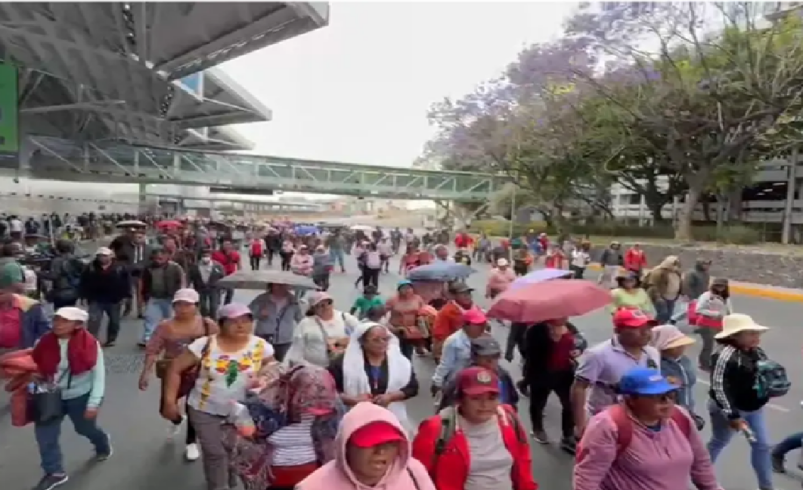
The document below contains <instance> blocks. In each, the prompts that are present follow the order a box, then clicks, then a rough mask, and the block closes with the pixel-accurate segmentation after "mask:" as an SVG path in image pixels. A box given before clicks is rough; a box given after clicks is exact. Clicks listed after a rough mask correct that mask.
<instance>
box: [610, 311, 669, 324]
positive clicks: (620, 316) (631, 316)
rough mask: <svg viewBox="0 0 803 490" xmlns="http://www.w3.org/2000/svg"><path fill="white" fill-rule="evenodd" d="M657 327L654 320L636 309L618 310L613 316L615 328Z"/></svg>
mask: <svg viewBox="0 0 803 490" xmlns="http://www.w3.org/2000/svg"><path fill="white" fill-rule="evenodd" d="M656 325H658V322H657V321H655V319H653V318H650V317H649V316H647V315H646V314H645V313H644V312H643V311H641V310H639V309H636V308H620V309H619V310H617V311H616V313H614V314H613V326H614V327H616V328H642V327H654V326H656Z"/></svg>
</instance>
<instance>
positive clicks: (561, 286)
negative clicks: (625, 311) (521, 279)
mask: <svg viewBox="0 0 803 490" xmlns="http://www.w3.org/2000/svg"><path fill="white" fill-rule="evenodd" d="M610 302H611V293H610V291H607V290H605V289H602V288H601V287H599V286H597V285H596V284H594V283H591V282H589V281H583V280H577V279H554V280H552V281H545V282H539V283H535V284H530V285H527V286H523V287H520V288H517V289H513V290H510V289H509V290H507V291H505V292H504V293H502V294H500V295H499V296H497V298H496V300H495V301H494V303H493V304H492V305H491V309H489V310H488V316H489V317H492V318H498V319H501V320H509V321H512V322H517V323H538V322H542V321H545V320H551V319H553V318H568V317H573V316H580V315H585V314H586V313H590V312H592V311H594V310H596V309H598V308H602V307H603V306H605V305H607V304H609V303H610Z"/></svg>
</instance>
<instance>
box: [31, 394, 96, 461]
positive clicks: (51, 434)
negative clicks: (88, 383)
mask: <svg viewBox="0 0 803 490" xmlns="http://www.w3.org/2000/svg"><path fill="white" fill-rule="evenodd" d="M88 400H89V393H87V394H86V395H84V396H79V397H78V398H73V399H71V400H62V401H61V407H62V408H61V409H62V413H63V414H64V415H63V416H62V417H61V418H59V419H57V420H54V421H52V422H48V423H47V424H36V425H35V426H34V435H35V436H36V444H38V445H39V458H40V460H41V464H42V469H43V470H44V471H45V474H47V475H55V474H60V473H64V464H63V457H62V454H61V445H60V444H59V438H60V437H61V423H62V422H63V421H64V417H69V418H70V421H71V422H72V425H73V427H74V428H75V432H76V433H78V434H80V435H82V436H84V437H86V438H87V439H89V442H91V443H92V445H93V446H95V451H96V452H97V453H98V454H108V453H109V449H110V448H109V436H108V435H107V434H106V433H105V432H104V431H103V429H101V428H100V427H98V425H97V423H96V421H95V420H94V419H92V420H87V419H86V418H84V411H85V410H86V403H87V401H88Z"/></svg>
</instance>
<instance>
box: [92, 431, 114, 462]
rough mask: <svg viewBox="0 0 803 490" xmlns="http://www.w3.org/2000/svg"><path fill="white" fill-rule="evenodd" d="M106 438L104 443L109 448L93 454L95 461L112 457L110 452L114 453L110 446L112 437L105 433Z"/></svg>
mask: <svg viewBox="0 0 803 490" xmlns="http://www.w3.org/2000/svg"><path fill="white" fill-rule="evenodd" d="M106 440H107V441H108V442H107V443H106V445H107V446H109V449H108V450H107V451H106V452H104V453H101V452H99V453H97V454H96V455H95V461H106V460H107V459H109V458H111V457H112V454H114V448H113V447H112V437H111V436H110V435H108V434H106Z"/></svg>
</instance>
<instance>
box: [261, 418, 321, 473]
mask: <svg viewBox="0 0 803 490" xmlns="http://www.w3.org/2000/svg"><path fill="white" fill-rule="evenodd" d="M268 443H270V444H271V445H272V446H273V461H272V463H271V465H272V466H301V465H304V464H309V463H314V462H315V461H317V459H318V457H317V455H316V454H315V445H314V443H313V441H312V419H302V421H301V422H300V423H298V424H290V425H288V426H286V427H282V428H281V429H279V430H277V431H276V432H274V433H273V434H271V435H270V437H268Z"/></svg>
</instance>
